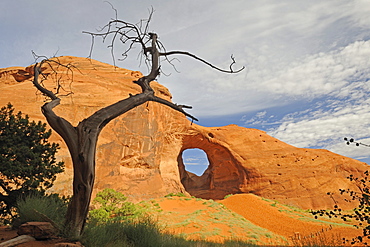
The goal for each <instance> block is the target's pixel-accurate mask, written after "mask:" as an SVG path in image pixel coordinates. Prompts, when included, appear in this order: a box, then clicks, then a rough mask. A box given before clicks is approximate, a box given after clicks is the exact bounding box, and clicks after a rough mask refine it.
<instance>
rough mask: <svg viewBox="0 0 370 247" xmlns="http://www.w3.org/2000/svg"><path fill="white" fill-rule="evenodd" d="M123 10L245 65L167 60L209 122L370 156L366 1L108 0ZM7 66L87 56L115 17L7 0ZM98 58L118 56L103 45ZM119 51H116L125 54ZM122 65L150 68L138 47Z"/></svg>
mask: <svg viewBox="0 0 370 247" xmlns="http://www.w3.org/2000/svg"><path fill="white" fill-rule="evenodd" d="M110 3H111V4H112V5H113V6H115V8H116V9H117V10H118V17H119V18H120V19H124V20H127V21H129V22H137V21H138V20H139V19H141V18H146V17H147V16H148V10H149V9H150V8H151V6H153V8H154V9H155V12H154V16H153V20H152V22H151V26H150V31H152V32H156V33H158V35H159V38H160V40H161V41H162V43H163V44H164V45H165V46H166V48H167V50H187V51H189V52H192V53H194V54H197V55H199V56H200V57H202V58H205V59H207V60H208V61H210V62H212V63H214V64H216V65H218V66H221V67H222V66H224V67H226V68H227V67H228V64H229V62H230V60H229V58H230V55H231V54H234V56H235V58H236V61H237V66H246V69H245V70H244V71H243V72H242V73H239V74H236V75H229V74H222V73H219V72H217V71H214V70H212V69H210V68H208V67H207V66H205V65H202V64H200V63H199V62H197V61H194V60H192V59H190V58H186V57H179V60H177V61H174V63H175V65H176V67H177V70H179V71H180V73H178V72H176V71H174V70H173V69H172V68H171V67H170V66H166V65H165V64H163V68H164V70H165V72H166V73H167V74H170V76H164V75H162V76H161V77H160V78H159V79H158V81H159V82H160V83H162V84H163V85H165V86H166V87H168V88H169V89H170V91H171V93H172V94H173V96H174V98H173V100H174V102H176V103H181V104H188V105H192V106H193V110H191V113H192V114H193V115H195V116H196V117H198V118H199V119H200V122H199V124H201V125H204V126H221V125H227V124H238V125H240V126H244V127H250V128H257V129H262V130H265V131H266V132H267V133H268V134H270V135H272V136H274V137H276V138H278V139H280V140H282V141H285V142H287V143H289V144H292V145H294V146H297V147H309V148H325V149H328V150H330V151H333V152H335V153H339V154H342V155H345V156H349V157H353V158H357V159H362V160H369V157H370V149H369V148H365V147H355V146H347V145H345V144H344V142H343V137H353V138H355V139H357V140H359V141H362V142H365V143H370V99H369V93H370V81H369V78H370V73H369V72H370V2H369V1H368V0H351V1H350V0H325V1H322V0H310V1H306V0H279V1H276V0H260V1H254V0H239V1H238V0H232V1H220V0H212V1H211V0H202V1H195V0H188V1H179V0H172V1H164V0H158V1H149V0H147V1H144V0H143V1H140V0H138V1H128V0H111V1H110ZM0 5H1V10H2V11H1V14H0V23H1V24H0V32H1V34H2V38H1V40H0V47H1V50H0V51H1V52H0V67H1V68H4V67H9V66H27V65H29V64H32V63H33V57H32V55H31V50H34V51H35V52H36V53H38V54H42V55H46V56H53V55H73V56H81V57H87V56H88V54H89V49H90V41H91V40H90V37H89V36H88V35H84V34H82V31H94V30H96V29H98V28H99V27H101V26H103V25H104V24H106V23H107V22H108V21H109V20H110V18H113V17H114V16H115V13H114V11H113V10H112V8H111V6H110V5H109V4H107V3H106V2H104V1H101V0H74V1H72V0H65V1H47V0H33V1H28V0H16V1H2V2H1V4H0ZM95 44H96V46H95V50H94V52H93V56H92V57H93V58H94V59H97V60H100V61H103V62H107V63H112V58H111V56H110V51H109V50H108V49H107V48H106V46H107V44H102V43H101V42H100V41H99V40H96V42H95ZM118 54H119V52H117V55H118ZM116 63H117V65H118V66H120V67H125V68H128V69H133V70H140V71H142V72H143V73H146V72H147V68H146V67H145V66H141V67H139V61H138V60H137V59H136V55H133V56H132V57H131V58H129V59H127V60H125V61H123V62H120V61H116Z"/></svg>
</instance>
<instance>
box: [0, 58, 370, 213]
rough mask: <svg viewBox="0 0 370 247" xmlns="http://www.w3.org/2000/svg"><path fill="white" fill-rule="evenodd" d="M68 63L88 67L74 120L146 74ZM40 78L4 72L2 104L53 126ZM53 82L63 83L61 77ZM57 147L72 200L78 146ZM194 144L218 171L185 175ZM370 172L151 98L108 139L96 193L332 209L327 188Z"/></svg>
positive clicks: (76, 93) (75, 99)
mask: <svg viewBox="0 0 370 247" xmlns="http://www.w3.org/2000/svg"><path fill="white" fill-rule="evenodd" d="M59 60H60V62H62V63H71V64H73V65H74V66H75V67H76V68H78V69H75V70H74V73H73V83H72V84H69V83H68V81H66V85H65V89H66V90H71V91H72V92H73V94H71V95H69V96H66V97H63V98H62V102H61V105H60V106H58V107H57V108H56V111H57V112H58V114H60V115H61V116H63V117H64V118H66V119H68V120H69V121H71V122H72V123H73V124H76V123H78V121H82V120H83V119H84V118H85V117H87V116H89V115H91V114H92V113H93V112H95V111H96V110H98V109H100V108H102V107H104V106H106V105H108V104H112V103H115V102H117V101H118V100H121V99H123V98H126V97H129V94H136V93H138V92H139V86H138V85H136V84H134V83H133V81H134V80H137V79H138V78H139V77H140V76H141V75H142V74H141V73H140V72H135V71H129V70H126V69H122V68H115V67H113V66H112V65H108V64H104V63H101V62H98V61H95V60H90V59H86V58H77V57H69V56H66V57H60V58H59ZM55 69H56V70H58V71H59V72H60V75H62V77H63V79H65V80H67V79H68V78H71V77H72V75H71V74H67V73H66V71H63V68H55ZM32 77H33V76H32V66H30V67H27V68H23V67H12V68H6V69H0V88H1V91H2V96H1V97H0V106H4V105H5V104H7V103H8V102H11V103H12V104H13V105H14V106H15V108H16V110H21V111H22V112H24V113H27V114H28V115H29V116H30V117H31V118H32V119H35V120H42V121H45V120H44V118H43V115H42V114H41V111H40V107H41V106H42V104H43V101H44V98H43V96H42V95H39V94H37V93H36V89H35V88H33V86H32V83H31V82H30V80H32ZM45 83H46V84H47V85H49V86H51V87H52V86H53V82H52V81H51V80H47V81H46V82H45ZM153 85H154V86H153V88H154V89H155V92H156V95H157V96H159V97H163V98H166V99H171V94H170V92H169V91H168V89H167V88H165V87H164V86H162V85H160V84H158V83H155V82H154V83H153ZM179 103H181V102H179ZM195 107H196V106H195ZM53 141H54V142H58V143H59V144H60V145H61V147H62V148H61V150H60V151H59V153H58V158H59V159H62V160H63V161H64V162H65V163H66V171H65V173H64V174H62V175H60V176H59V177H58V179H57V182H56V183H55V186H54V187H53V192H58V193H63V194H71V188H72V172H73V171H72V169H71V167H72V164H71V160H70V158H69V154H68V150H67V149H66V147H65V145H64V143H63V141H62V140H61V138H60V137H59V136H58V135H57V134H53ZM190 148H199V149H202V150H204V151H205V152H206V153H207V156H208V159H209V163H210V165H209V167H208V169H207V170H206V171H205V173H204V174H203V175H202V176H200V177H199V176H196V175H195V174H192V173H190V172H187V171H186V170H185V167H184V164H183V161H182V152H183V151H184V150H186V149H190ZM367 168H368V167H367V164H365V163H362V162H359V161H357V160H353V159H350V158H347V157H343V156H340V155H337V154H334V153H331V152H329V151H327V150H315V149H301V148H296V147H293V146H291V145H288V144H286V143H283V142H281V141H279V140H277V139H275V138H273V137H271V136H269V135H267V134H266V133H265V132H263V131H260V130H256V129H247V128H242V127H239V126H236V125H229V126H224V127H212V128H210V127H202V126H199V125H196V124H192V123H191V122H190V121H189V120H187V119H186V117H184V116H183V115H182V114H180V113H178V112H175V111H174V110H172V109H170V108H168V107H166V106H164V105H160V104H157V103H155V102H149V103H147V104H145V105H141V106H139V107H137V108H135V109H134V110H132V111H130V112H128V113H126V114H124V115H122V116H120V117H118V118H116V119H115V120H113V121H112V122H111V123H109V124H108V125H107V126H106V127H105V129H104V130H103V132H102V133H101V136H100V139H99V143H98V148H97V167H96V170H97V174H96V175H97V177H96V182H95V193H96V192H97V191H100V190H102V189H104V188H114V189H116V190H118V191H120V192H122V193H124V194H125V195H127V196H128V197H129V198H130V199H131V200H132V201H139V200H143V199H149V198H155V197H158V196H163V195H166V194H168V193H171V192H175V193H176V192H188V193H190V194H191V195H194V196H197V197H202V198H212V199H222V198H223V197H224V196H225V195H227V194H235V193H254V194H256V195H259V196H262V197H266V198H270V199H276V200H278V201H280V202H282V203H286V204H291V205H296V206H300V207H302V208H323V207H332V206H333V201H332V199H331V198H330V197H329V196H327V195H326V193H327V192H337V191H338V189H339V188H348V187H351V188H355V187H354V185H353V184H351V183H350V182H349V181H348V180H347V179H346V177H347V176H348V175H349V174H353V175H355V176H361V175H362V173H363V172H364V171H365V170H366V169H367ZM338 198H339V197H338ZM338 198H336V199H338ZM344 206H345V205H344ZM347 206H348V205H347ZM345 207H346V206H345Z"/></svg>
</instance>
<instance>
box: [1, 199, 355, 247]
mask: <svg viewBox="0 0 370 247" xmlns="http://www.w3.org/2000/svg"><path fill="white" fill-rule="evenodd" d="M157 201H158V202H159V206H160V208H161V209H162V210H163V211H164V212H167V213H168V212H175V213H176V214H179V215H187V214H191V213H192V212H195V211H199V210H207V212H210V211H212V210H213V209H212V208H210V207H208V208H207V206H206V205H205V204H204V201H197V200H196V199H195V198H192V199H187V200H186V199H184V198H181V197H172V198H162V199H158V200H157ZM218 202H219V203H221V204H223V205H225V206H226V207H227V208H229V209H230V210H232V211H234V212H236V213H237V214H239V215H242V216H243V217H244V218H246V219H247V220H249V221H250V222H252V223H253V224H255V225H257V226H260V227H262V228H265V229H267V230H269V231H271V232H273V233H275V234H277V235H280V236H283V237H285V238H286V239H290V238H291V237H292V236H294V235H295V236H297V235H299V236H301V237H304V236H309V235H311V234H312V233H315V232H320V231H322V229H329V224H324V223H320V222H311V221H303V220H300V219H298V217H299V216H298V215H294V214H291V213H289V212H285V211H281V210H282V209H284V206H279V207H275V206H273V205H272V204H273V202H272V201H266V200H263V199H262V198H260V197H258V196H255V195H253V194H238V195H233V196H230V197H228V198H226V199H224V200H220V201H218ZM286 208H288V207H286ZM279 210H280V211H279ZM171 220H172V219H171ZM207 228H209V230H210V231H212V228H219V229H222V235H223V236H226V237H229V238H231V237H232V236H227V233H228V229H227V226H226V225H222V223H221V222H220V224H218V223H212V224H211V225H208V226H207ZM173 230H174V231H173V232H174V233H181V232H183V233H190V234H191V233H192V232H194V230H196V229H195V227H194V225H192V224H190V225H188V226H182V227H181V229H173ZM198 230H199V229H198ZM327 232H328V233H330V236H340V237H346V238H351V237H354V236H357V235H359V234H361V231H360V230H357V229H355V228H350V227H340V226H333V227H332V229H330V230H328V231H327ZM241 234H242V233H241ZM16 235H17V234H16V231H14V230H12V231H10V230H7V229H6V228H5V227H0V243H1V242H4V241H6V240H8V239H11V238H13V237H15V236H16ZM233 237H235V236H233ZM239 237H240V239H243V236H242V235H240V236H239ZM207 240H210V241H215V242H222V241H223V239H222V237H217V236H213V237H211V238H209V239H208V238H207ZM59 241H60V240H59ZM56 242H57V240H53V241H35V242H29V243H25V244H21V245H18V246H20V247H25V246H28V247H51V246H54V245H55V243H56Z"/></svg>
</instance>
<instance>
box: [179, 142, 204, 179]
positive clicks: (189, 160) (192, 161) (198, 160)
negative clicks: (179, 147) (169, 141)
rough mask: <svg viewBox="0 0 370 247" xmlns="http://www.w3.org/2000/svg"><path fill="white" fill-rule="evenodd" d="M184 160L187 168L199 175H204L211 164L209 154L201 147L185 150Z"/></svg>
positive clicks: (183, 153)
mask: <svg viewBox="0 0 370 247" xmlns="http://www.w3.org/2000/svg"><path fill="white" fill-rule="evenodd" d="M182 160H183V162H184V166H185V170H186V171H188V172H191V173H194V174H195V175H197V176H202V175H203V173H204V172H205V170H207V168H208V166H209V161H208V157H207V154H206V153H205V152H204V151H203V150H201V149H199V148H192V149H186V150H184V151H183V152H182Z"/></svg>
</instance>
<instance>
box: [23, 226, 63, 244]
mask: <svg viewBox="0 0 370 247" xmlns="http://www.w3.org/2000/svg"><path fill="white" fill-rule="evenodd" d="M56 234H57V230H56V229H55V228H54V227H53V226H52V224H51V223H49V222H27V223H24V224H22V225H21V226H20V227H19V228H18V235H29V236H32V237H34V238H35V239H38V240H39V239H48V238H54V237H56Z"/></svg>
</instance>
